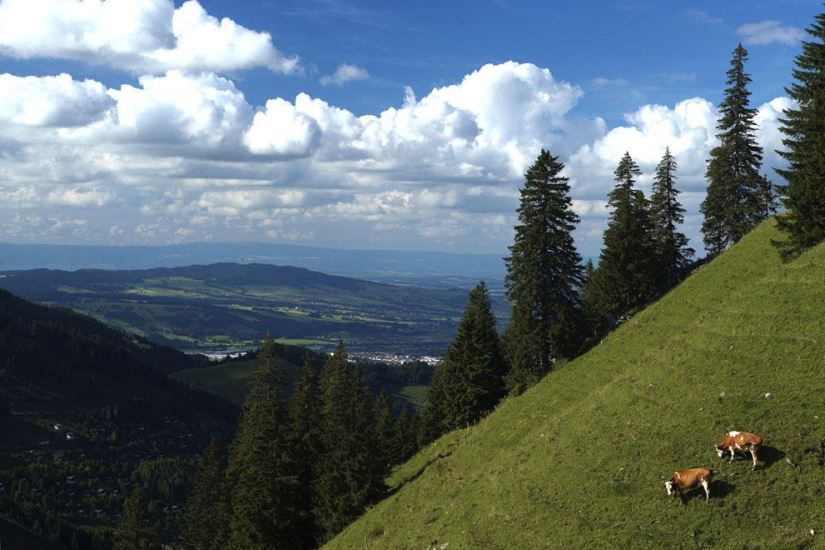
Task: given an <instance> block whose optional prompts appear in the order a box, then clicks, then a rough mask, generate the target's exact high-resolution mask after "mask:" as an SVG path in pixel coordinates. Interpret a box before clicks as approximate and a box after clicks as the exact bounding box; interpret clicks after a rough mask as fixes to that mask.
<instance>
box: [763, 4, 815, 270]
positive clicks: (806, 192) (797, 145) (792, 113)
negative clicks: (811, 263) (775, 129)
mask: <svg viewBox="0 0 825 550" xmlns="http://www.w3.org/2000/svg"><path fill="white" fill-rule="evenodd" d="M806 32H807V33H808V35H809V37H810V40H807V41H803V42H802V53H801V54H799V55H798V56H796V60H795V63H796V68H795V69H794V70H793V77H794V80H795V82H794V83H793V84H792V85H791V87H790V88H786V92H787V93H788V95H789V96H790V97H791V99H793V100H794V102H795V103H796V106H795V107H794V108H791V109H787V110H786V111H785V112H784V113H783V115H784V118H782V119H780V123H781V126H780V131H781V132H782V133H783V134H784V135H785V138H784V139H783V140H782V144H783V145H784V146H785V148H786V150H784V151H777V152H778V153H779V154H780V155H781V156H782V157H783V158H784V159H786V160H787V161H788V167H787V168H785V169H777V173H778V174H779V175H780V176H782V177H783V178H785V181H786V182H787V185H785V186H782V187H781V188H780V193H781V195H782V199H781V200H782V204H783V206H784V207H785V208H786V212H785V213H784V214H783V215H781V216H779V217H778V218H777V227H778V228H779V229H780V230H781V231H782V232H783V234H784V236H785V239H783V240H779V241H775V242H774V245H775V246H776V247H777V248H778V250H779V253H780V256H781V257H782V259H783V260H786V261H787V260H791V259H794V258H796V257H798V256H799V255H800V254H801V253H802V252H803V251H805V250H806V249H808V248H811V247H812V246H815V245H816V244H818V243H820V242H822V240H823V239H825V126H823V124H822V121H823V120H825V70H824V69H823V68H825V13H822V14H819V15H817V16H816V17H815V18H814V23H813V24H812V25H811V27H810V28H808V29H806Z"/></svg>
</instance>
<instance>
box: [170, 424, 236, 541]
mask: <svg viewBox="0 0 825 550" xmlns="http://www.w3.org/2000/svg"><path fill="white" fill-rule="evenodd" d="M225 476H226V459H225V458H224V455H223V450H222V449H221V446H220V444H218V441H217V440H216V439H213V440H212V441H211V442H210V443H209V445H208V446H207V447H206V449H205V450H204V453H203V457H202V458H201V461H200V462H199V463H198V468H197V471H196V472H195V479H194V481H193V482H192V489H191V491H190V492H189V496H188V497H187V499H186V504H185V505H184V507H183V526H182V533H181V535H182V538H183V540H184V541H185V543H186V548H187V549H190V550H209V549H218V548H224V547H225V544H226V540H227V538H228V534H229V529H228V523H229V515H228V509H227V507H226V504H227V501H226V499H224V498H223V494H224V491H225V490H226V483H225Z"/></svg>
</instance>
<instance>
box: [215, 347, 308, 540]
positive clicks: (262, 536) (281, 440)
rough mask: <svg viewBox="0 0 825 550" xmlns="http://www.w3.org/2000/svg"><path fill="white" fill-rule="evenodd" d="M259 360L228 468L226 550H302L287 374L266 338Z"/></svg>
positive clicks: (275, 348)
mask: <svg viewBox="0 0 825 550" xmlns="http://www.w3.org/2000/svg"><path fill="white" fill-rule="evenodd" d="M259 357H260V358H261V359H263V360H264V364H263V365H262V366H261V368H260V369H258V371H256V373H255V380H254V382H253V384H252V388H251V389H250V391H249V393H248V394H247V396H246V399H245V400H244V404H243V409H242V412H241V419H240V420H239V422H238V431H237V435H236V436H235V440H234V441H233V443H232V447H231V449H230V455H229V464H228V467H227V478H228V480H229V483H230V487H231V505H232V519H231V521H230V538H229V545H228V548H231V549H238V550H240V549H245V550H250V549H259V550H264V549H267V548H285V549H288V548H300V547H301V538H300V535H299V533H298V531H297V530H298V527H299V522H298V518H297V513H296V500H297V494H298V492H299V491H300V487H299V486H298V480H297V476H296V475H295V472H294V464H295V457H294V456H293V454H292V452H293V450H292V448H291V446H290V441H289V438H288V432H287V428H288V422H287V414H286V410H285V405H286V401H285V398H284V389H283V386H284V384H285V379H284V377H285V374H284V371H283V369H282V368H281V367H280V365H279V364H278V361H277V344H276V342H275V341H274V339H273V338H272V337H271V336H270V335H269V334H267V335H266V338H265V340H264V342H263V345H262V347H261V353H260V355H259Z"/></svg>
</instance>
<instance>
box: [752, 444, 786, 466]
mask: <svg viewBox="0 0 825 550" xmlns="http://www.w3.org/2000/svg"><path fill="white" fill-rule="evenodd" d="M784 458H785V453H784V452H782V451H780V450H779V449H777V448H776V447H769V446H767V445H762V448H761V449H760V450H759V462H760V463H761V464H759V465H758V466H757V467H756V469H757V470H759V469H761V468H770V467H771V466H773V465H774V464H776V463H777V462H779V461H780V460H782V459H784Z"/></svg>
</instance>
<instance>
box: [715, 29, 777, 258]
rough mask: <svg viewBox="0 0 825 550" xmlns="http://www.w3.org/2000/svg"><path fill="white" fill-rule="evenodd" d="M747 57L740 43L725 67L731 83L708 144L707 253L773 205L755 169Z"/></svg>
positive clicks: (757, 157)
mask: <svg viewBox="0 0 825 550" xmlns="http://www.w3.org/2000/svg"><path fill="white" fill-rule="evenodd" d="M747 59H748V52H747V50H746V49H745V48H743V47H742V44H739V45H738V46H737V47H736V49H735V50H734V51H733V59H732V60H731V68H730V69H729V70H728V73H727V75H728V81H727V83H728V86H729V87H728V88H727V89H725V98H724V99H723V100H722V103H721V104H720V105H719V112H720V115H721V116H720V118H719V121H718V123H717V125H716V128H717V129H718V130H719V133H718V134H716V137H717V138H719V145H718V146H716V147H714V148H713V149H712V150H711V152H710V159H709V160H708V168H707V172H706V173H705V177H706V179H707V180H708V190H707V196H706V197H705V200H704V201H703V202H702V204H701V206H700V211H701V212H702V214H704V216H705V219H704V222H703V223H702V233H703V234H704V242H705V247H706V248H707V250H708V252H709V253H710V254H711V255H716V254H719V253H720V252H722V251H724V250H725V249H726V248H728V247H729V246H730V245H731V244H733V243H735V242H737V241H738V240H739V239H741V238H742V237H743V236H744V235H745V234H746V233H748V232H749V231H750V230H751V229H753V228H754V227H756V226H757V225H758V224H759V223H760V222H762V221H764V220H765V219H767V218H768V217H769V216H770V214H771V212H773V211H775V202H776V199H775V198H774V196H773V193H772V191H771V184H770V182H769V181H768V180H767V178H766V177H765V176H763V175H761V174H760V173H759V170H760V169H761V167H762V147H760V146H759V145H758V144H757V143H756V137H755V132H756V122H755V121H754V118H755V117H756V113H757V110H756V109H753V108H751V107H750V99H749V97H750V91H748V84H749V83H750V82H751V78H750V75H748V74H747V73H745V70H744V67H745V61H746V60H747Z"/></svg>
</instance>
